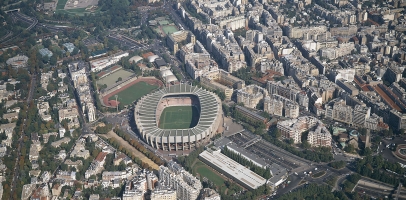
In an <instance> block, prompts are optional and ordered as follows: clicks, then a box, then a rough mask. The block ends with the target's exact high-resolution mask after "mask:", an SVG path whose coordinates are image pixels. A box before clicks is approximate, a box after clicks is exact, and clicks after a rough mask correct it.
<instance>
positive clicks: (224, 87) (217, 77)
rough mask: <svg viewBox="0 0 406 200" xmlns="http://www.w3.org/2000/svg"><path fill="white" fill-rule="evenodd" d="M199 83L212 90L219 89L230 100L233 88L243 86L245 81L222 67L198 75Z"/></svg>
mask: <svg viewBox="0 0 406 200" xmlns="http://www.w3.org/2000/svg"><path fill="white" fill-rule="evenodd" d="M200 83H201V84H202V85H203V86H205V87H208V88H210V89H212V90H220V91H221V92H224V93H225V95H226V99H227V100H230V99H231V96H232V95H233V91H234V89H241V88H243V87H245V81H243V80H241V79H239V78H237V77H235V76H233V75H231V74H230V73H229V72H226V71H224V70H222V69H218V70H214V71H210V72H207V73H205V74H203V75H202V76H201V77H200Z"/></svg>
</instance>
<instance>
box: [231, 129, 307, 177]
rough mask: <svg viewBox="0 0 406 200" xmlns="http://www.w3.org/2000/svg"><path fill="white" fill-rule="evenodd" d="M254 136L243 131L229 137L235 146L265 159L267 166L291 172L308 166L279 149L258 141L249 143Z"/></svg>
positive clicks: (303, 161)
mask: <svg viewBox="0 0 406 200" xmlns="http://www.w3.org/2000/svg"><path fill="white" fill-rule="evenodd" d="M255 138H256V135H254V134H252V133H249V132H247V131H243V132H241V133H237V134H234V135H232V136H230V137H229V139H230V140H232V141H233V142H234V143H236V144H237V145H239V146H241V147H244V148H246V150H247V151H249V152H252V153H254V154H255V155H258V156H259V157H262V158H264V159H265V161H266V162H268V163H269V164H272V163H276V164H278V165H280V166H282V167H285V168H286V169H288V171H292V170H294V169H296V168H299V167H305V166H308V165H309V164H310V162H309V161H306V160H304V159H302V158H299V157H297V156H295V155H293V154H291V153H289V152H286V151H285V150H282V149H280V148H279V147H277V146H275V145H273V144H271V143H269V142H266V141H264V140H260V141H258V142H255V143H249V141H253V140H255Z"/></svg>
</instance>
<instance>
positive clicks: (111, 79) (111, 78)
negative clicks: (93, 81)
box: [97, 69, 134, 87]
mask: <svg viewBox="0 0 406 200" xmlns="http://www.w3.org/2000/svg"><path fill="white" fill-rule="evenodd" d="M132 75H134V73H131V72H129V71H126V70H123V69H120V70H118V71H116V72H114V73H112V74H110V75H108V76H105V77H103V78H101V79H99V80H98V81H97V85H104V84H106V85H107V87H110V86H112V85H114V84H115V83H116V82H117V80H118V78H119V77H121V78H122V80H124V79H126V78H128V77H130V76H132Z"/></svg>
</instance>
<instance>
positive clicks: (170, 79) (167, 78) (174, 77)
mask: <svg viewBox="0 0 406 200" xmlns="http://www.w3.org/2000/svg"><path fill="white" fill-rule="evenodd" d="M165 79H166V82H167V83H170V82H176V81H178V79H177V78H176V76H175V75H169V76H167V77H165Z"/></svg>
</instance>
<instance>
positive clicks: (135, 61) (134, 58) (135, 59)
mask: <svg viewBox="0 0 406 200" xmlns="http://www.w3.org/2000/svg"><path fill="white" fill-rule="evenodd" d="M140 60H142V57H141V56H133V57H131V58H130V59H129V60H128V62H130V63H133V62H134V63H137V62H138V61H140Z"/></svg>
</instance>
